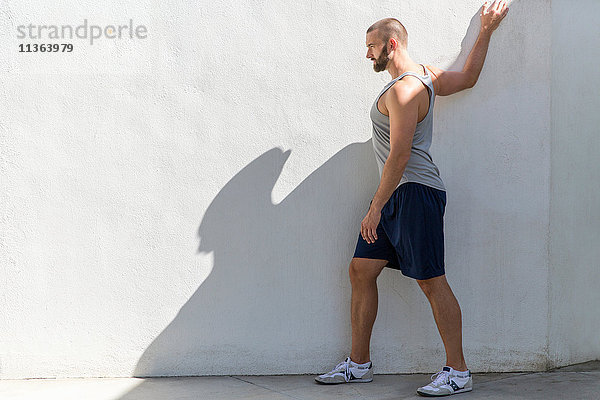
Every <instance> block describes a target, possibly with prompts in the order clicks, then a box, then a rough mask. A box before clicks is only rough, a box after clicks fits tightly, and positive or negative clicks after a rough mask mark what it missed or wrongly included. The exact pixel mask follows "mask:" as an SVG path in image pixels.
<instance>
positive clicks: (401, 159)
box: [388, 150, 410, 168]
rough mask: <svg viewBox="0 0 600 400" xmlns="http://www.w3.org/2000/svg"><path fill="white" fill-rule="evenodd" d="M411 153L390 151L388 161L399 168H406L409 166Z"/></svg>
mask: <svg viewBox="0 0 600 400" xmlns="http://www.w3.org/2000/svg"><path fill="white" fill-rule="evenodd" d="M409 158H410V151H393V150H392V151H390V154H389V156H388V159H389V160H391V161H393V164H394V165H395V166H397V167H399V168H404V167H405V166H406V164H408V159H409Z"/></svg>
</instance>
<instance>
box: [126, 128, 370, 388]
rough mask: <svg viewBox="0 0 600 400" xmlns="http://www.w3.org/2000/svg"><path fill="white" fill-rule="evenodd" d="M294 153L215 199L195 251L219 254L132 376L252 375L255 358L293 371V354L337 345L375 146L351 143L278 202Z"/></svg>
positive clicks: (250, 171)
mask: <svg viewBox="0 0 600 400" xmlns="http://www.w3.org/2000/svg"><path fill="white" fill-rule="evenodd" d="M289 155H290V150H288V151H286V152H283V151H282V150H281V149H279V148H274V149H271V150H269V151H267V152H266V153H264V154H262V155H261V156H260V157H258V158H257V159H255V160H254V161H252V162H251V163H250V164H248V165H247V166H246V167H245V168H243V169H242V170H241V171H240V172H239V173H237V174H236V175H235V176H234V177H233V178H232V179H231V180H230V181H229V182H228V183H227V184H226V185H225V187H223V189H222V190H221V191H220V192H219V193H218V195H217V196H216V197H215V198H214V200H213V201H212V203H211V204H210V205H209V207H208V209H207V210H206V212H205V214H204V216H203V218H202V221H201V222H200V227H199V229H198V236H199V243H200V244H199V247H198V252H200V253H209V252H212V253H213V257H214V266H213V269H212V272H211V273H210V275H209V276H208V277H207V278H206V280H205V281H204V282H203V283H202V284H201V285H200V287H199V288H198V289H197V291H196V292H195V293H194V295H193V296H192V297H191V298H190V299H189V300H188V301H187V303H186V304H185V305H184V306H183V307H182V308H181V310H180V311H179V313H178V314H177V316H176V317H175V318H174V320H173V321H172V322H171V323H170V324H169V325H168V326H167V327H166V328H165V329H164V331H163V332H161V333H160V335H159V336H158V337H157V338H156V339H155V340H154V341H153V342H152V343H151V344H150V346H149V347H148V348H147V349H146V350H145V351H144V353H143V354H142V356H141V357H140V360H139V362H138V364H137V367H136V369H135V371H134V376H136V377H142V376H173V375H177V376H186V375H210V374H214V373H215V371H219V373H226V374H227V373H239V372H240V370H242V371H246V372H247V373H252V372H255V371H253V370H252V369H251V365H252V363H253V361H252V360H253V359H257V358H258V359H260V358H262V357H264V359H265V360H266V359H279V360H281V363H280V364H273V365H272V366H268V367H266V369H264V368H261V372H263V373H270V374H275V373H286V372H288V373H290V372H297V371H296V370H295V369H294V368H296V367H294V368H292V369H290V367H289V359H290V357H291V356H297V354H298V353H300V352H302V350H303V349H313V348H315V347H317V348H318V347H320V345H318V344H317V345H316V343H322V344H323V345H326V344H327V341H328V340H327V339H325V338H327V337H329V338H331V339H330V340H329V341H330V342H331V343H335V344H333V345H334V346H340V342H341V340H340V337H335V335H334V336H332V335H331V333H332V332H333V331H334V330H339V324H340V320H343V321H345V322H346V323H347V324H349V315H348V312H347V311H348V306H347V304H348V300H349V299H348V296H347V295H348V294H349V291H347V290H344V292H345V293H346V292H348V293H346V298H344V299H340V298H339V292H340V290H339V288H340V286H341V287H344V288H349V279H348V273H347V266H348V263H349V262H350V260H351V258H352V253H353V250H354V246H355V244H356V240H357V239H358V234H359V231H360V222H361V220H362V218H363V217H364V215H366V211H367V209H368V207H369V201H370V199H371V197H372V195H373V194H374V193H375V190H376V189H377V186H378V183H379V176H378V173H377V166H376V165H375V160H374V156H373V149H372V144H371V141H370V140H369V141H367V142H365V143H355V144H351V145H349V146H347V147H345V148H344V149H342V150H341V151H339V152H338V153H337V154H335V155H334V156H333V157H332V158H331V159H329V160H328V161H327V162H326V163H325V164H323V165H322V166H320V167H319V168H318V169H317V170H316V171H314V172H313V173H312V174H310V175H309V176H308V177H307V178H306V179H305V180H304V181H303V182H302V183H301V184H300V185H299V186H297V187H296V188H295V189H294V190H293V191H292V192H291V193H290V194H289V195H288V196H287V197H285V199H284V200H283V201H281V202H280V203H279V204H273V202H272V200H271V193H272V190H273V187H274V185H275V183H276V181H277V179H278V177H279V175H280V174H281V171H282V169H283V167H284V165H285V163H286V161H287V159H288V157H289ZM336 310H337V312H336ZM324 314H327V318H324V317H323V315H324ZM315 316H317V317H316V318H315ZM323 319H326V320H327V321H330V322H327V323H325V324H323ZM315 321H318V326H312V325H313V324H315ZM299 324H301V325H303V327H304V329H298V326H299ZM345 336H348V334H345ZM274 344H275V345H274ZM283 349H285V350H283ZM261 354H263V356H261ZM306 357H307V359H309V358H314V355H312V354H306ZM232 360H233V361H232ZM236 360H237V361H236ZM286 366H287V369H286ZM288 369H289V370H288Z"/></svg>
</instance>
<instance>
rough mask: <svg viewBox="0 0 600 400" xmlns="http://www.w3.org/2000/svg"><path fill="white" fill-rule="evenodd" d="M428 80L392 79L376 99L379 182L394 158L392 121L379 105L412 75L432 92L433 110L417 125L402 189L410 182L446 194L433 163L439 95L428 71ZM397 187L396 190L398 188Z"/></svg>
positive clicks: (374, 117) (375, 144) (375, 145)
mask: <svg viewBox="0 0 600 400" xmlns="http://www.w3.org/2000/svg"><path fill="white" fill-rule="evenodd" d="M425 71H426V74H427V75H425V76H421V75H418V74H416V73H414V72H405V73H403V74H402V75H400V76H399V77H397V78H396V79H392V80H391V81H390V82H389V83H388V84H387V85H385V87H384V88H383V90H382V91H381V93H379V96H377V98H376V99H375V103H373V107H371V121H372V122H373V149H374V150H375V159H376V160H377V166H378V167H379V179H381V175H382V173H383V165H384V164H385V161H386V160H387V158H388V156H389V154H390V118H389V117H388V116H387V115H384V114H382V113H381V112H380V111H379V109H378V108H377V102H378V101H379V98H380V97H381V95H383V94H384V93H385V91H386V90H388V89H389V88H390V87H392V85H393V84H394V83H395V82H396V81H398V80H400V79H402V78H403V77H405V76H406V75H412V76H414V77H416V78H418V79H420V80H421V82H423V83H424V84H425V85H426V86H427V88H428V92H429V110H428V111H427V115H426V116H425V118H424V119H423V120H422V121H421V122H419V123H417V127H416V129H415V134H414V136H413V142H412V148H411V149H410V158H409V160H408V164H407V165H406V168H405V169H404V174H403V175H402V178H401V179H400V183H399V184H398V186H400V185H402V184H404V183H407V182H417V183H422V184H423V185H427V186H431V187H433V188H436V189H439V190H444V191H445V190H446V188H445V187H444V182H443V181H442V178H441V177H440V171H439V170H438V168H437V166H436V165H435V164H434V163H433V159H432V158H431V155H430V154H429V147H430V146H431V136H432V133H433V104H434V99H435V92H434V90H433V82H432V80H431V75H430V72H429V71H428V70H427V68H425ZM398 186H396V188H398Z"/></svg>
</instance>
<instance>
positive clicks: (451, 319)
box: [417, 275, 467, 371]
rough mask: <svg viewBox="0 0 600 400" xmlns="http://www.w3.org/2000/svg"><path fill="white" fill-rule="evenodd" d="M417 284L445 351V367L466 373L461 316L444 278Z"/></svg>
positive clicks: (439, 277)
mask: <svg viewBox="0 0 600 400" xmlns="http://www.w3.org/2000/svg"><path fill="white" fill-rule="evenodd" d="M417 282H418V283H419V286H420V287H421V289H422V290H423V293H425V296H427V299H428V300H429V303H430V304H431V309H432V311H433V317H434V319H435V323H436V324H437V327H438V330H439V332H440V336H441V337H442V341H443V342H444V347H445V349H446V365H447V366H449V367H452V368H454V369H455V370H457V371H466V370H467V364H466V362H465V357H464V355H463V350H462V321H461V318H462V315H461V312H460V306H459V305H458V301H457V300H456V297H454V293H452V289H450V285H448V281H446V276H445V275H442V276H438V277H436V278H431V279H425V280H417Z"/></svg>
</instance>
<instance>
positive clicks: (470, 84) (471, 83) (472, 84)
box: [465, 79, 477, 89]
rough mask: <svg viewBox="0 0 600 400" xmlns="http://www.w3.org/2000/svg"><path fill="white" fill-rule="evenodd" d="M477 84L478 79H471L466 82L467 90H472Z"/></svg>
mask: <svg viewBox="0 0 600 400" xmlns="http://www.w3.org/2000/svg"><path fill="white" fill-rule="evenodd" d="M476 83H477V79H470V80H468V81H467V82H465V89H471V88H472V87H473V86H475V84H476Z"/></svg>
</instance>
